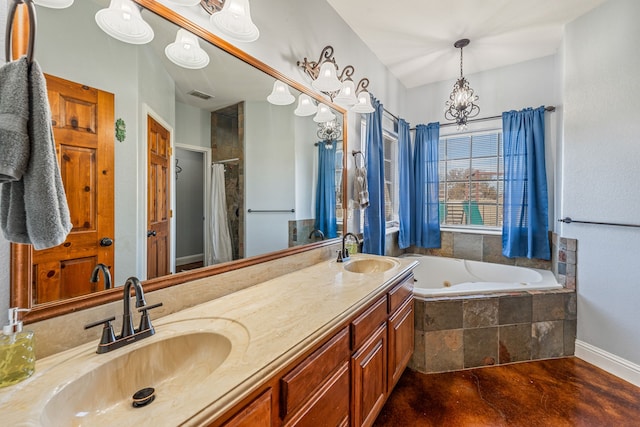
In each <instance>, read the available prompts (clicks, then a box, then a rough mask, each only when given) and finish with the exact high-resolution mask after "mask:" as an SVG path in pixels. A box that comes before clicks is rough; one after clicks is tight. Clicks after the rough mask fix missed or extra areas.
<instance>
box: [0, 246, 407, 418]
mask: <svg viewBox="0 0 640 427" xmlns="http://www.w3.org/2000/svg"><path fill="white" fill-rule="evenodd" d="M366 257H375V256H372V255H361V254H358V255H354V256H352V259H353V260H358V259H363V258H366ZM393 260H394V263H396V266H395V267H394V268H391V269H389V270H387V271H385V272H382V273H368V274H362V273H352V272H349V271H346V270H345V269H344V264H341V263H337V262H335V261H324V262H321V263H318V264H316V265H313V266H311V267H307V268H304V269H301V270H298V271H295V272H292V273H289V274H286V275H283V276H280V277H277V278H275V279H272V280H269V281H266V282H263V283H260V284H258V285H255V286H252V287H250V288H247V289H244V290H241V291H238V292H235V293H233V294H230V295H227V296H224V297H221V298H219V299H215V300H212V301H209V302H206V303H203V304H200V305H198V306H195V307H192V308H189V309H186V310H183V311H180V312H178V313H174V314H172V315H168V316H166V317H163V318H161V319H158V320H156V321H154V326H155V328H156V335H154V336H152V337H150V338H146V339H144V340H141V341H139V342H136V343H133V344H130V345H128V346H125V347H123V348H120V349H117V350H114V351H112V352H109V353H106V354H96V353H95V349H96V345H97V340H96V341H95V342H91V343H88V344H84V345H81V346H78V347H76V348H73V349H70V350H67V351H64V352H61V353H58V354H55V355H52V356H49V357H46V358H44V359H42V360H39V361H37V362H36V372H35V373H34V375H33V376H32V377H31V378H29V379H27V380H25V381H23V382H21V383H19V384H16V385H13V386H10V387H7V388H5V389H0V414H2V423H3V424H4V423H6V425H15V426H17V425H29V426H40V425H53V424H51V423H52V421H51V419H48V418H47V414H46V411H45V410H43V408H45V406H46V405H47V403H48V402H49V401H51V400H52V397H53V396H54V395H56V394H57V393H58V392H59V391H60V390H61V389H62V388H64V387H66V386H67V385H68V384H71V383H72V382H74V380H77V379H78V378H81V377H83V376H85V377H86V376H90V375H91V371H92V370H94V369H96V367H97V366H100V365H102V364H104V363H105V362H106V361H109V360H111V359H115V358H118V357H121V358H122V356H123V355H126V354H127V353H128V352H131V351H132V350H135V349H136V348H140V347H144V346H146V345H148V344H149V343H152V342H154V341H159V340H163V339H166V337H167V335H171V334H173V335H179V334H180V333H182V332H185V331H188V332H191V333H193V332H194V331H195V332H198V331H201V330H206V328H207V325H208V324H213V323H215V324H216V325H218V327H219V326H220V325H223V327H224V332H225V333H229V334H230V335H231V336H232V341H233V342H234V343H235V344H234V346H233V348H232V350H231V353H230V354H229V356H228V357H227V358H226V360H225V361H224V362H223V363H222V364H221V365H220V366H219V367H218V368H217V369H216V370H215V371H213V373H212V374H210V375H206V374H203V375H202V376H201V377H199V378H201V380H199V381H191V382H189V384H188V385H187V386H186V387H185V386H181V387H178V388H176V387H174V388H173V389H171V390H162V387H158V391H157V394H158V397H157V399H156V401H155V402H154V403H152V404H151V405H149V406H148V407H144V408H137V409H135V408H132V407H131V405H130V404H129V405H126V407H124V405H123V408H121V409H119V410H118V411H114V412H113V414H112V415H113V416H116V417H120V416H122V420H118V421H117V422H116V424H118V425H137V426H139V425H152V424H154V420H155V424H157V420H160V419H161V420H162V424H163V425H200V424H202V423H203V421H205V420H207V419H210V418H211V417H212V416H218V415H222V414H223V413H224V412H225V411H227V410H229V409H231V408H232V407H233V406H234V405H235V404H237V403H238V402H240V401H241V400H242V399H243V398H244V397H246V396H247V395H248V394H249V393H250V392H251V391H252V390H254V389H255V388H256V387H259V386H260V385H261V384H263V383H264V382H266V381H267V380H268V379H269V378H270V377H271V375H272V374H273V373H274V371H275V370H277V369H278V368H281V367H283V366H285V365H286V364H288V363H290V362H292V361H294V360H295V359H296V358H297V357H299V356H301V355H302V354H304V353H305V352H306V351H308V350H309V349H311V348H312V347H313V346H314V345H316V344H318V343H319V342H320V341H321V340H322V339H323V338H324V337H325V336H326V335H327V334H328V333H329V332H331V331H332V330H333V329H335V328H336V327H337V326H339V325H340V324H341V323H343V322H344V321H346V320H347V319H348V318H349V317H351V316H353V315H354V314H355V313H357V312H358V311H359V310H361V309H362V308H364V307H365V306H366V305H367V304H368V303H370V302H371V301H372V300H373V298H375V297H376V296H378V295H381V294H382V293H383V291H384V290H385V289H386V288H387V287H388V286H389V285H390V284H391V283H392V282H393V281H394V280H396V279H398V278H399V277H401V276H403V275H404V274H406V273H407V272H409V271H410V270H411V269H413V268H414V267H415V266H416V265H417V262H416V261H415V260H412V259H411V258H394V259H393ZM114 314H116V315H118V314H117V313H114ZM225 325H226V326H225ZM78 327H79V328H81V327H82V325H78ZM36 340H37V337H36ZM36 342H37V341H36ZM148 363H154V361H153V360H149V361H148ZM125 367H126V365H125ZM76 382H77V381H76ZM161 391H163V392H164V395H163V393H162V392H161ZM78 392H79V393H80V394H85V395H91V396H92V395H96V396H101V395H103V394H105V393H104V390H101V389H100V386H99V385H97V386H96V387H95V389H94V390H80V389H79V390H78ZM77 394H78V393H76V395H77ZM167 394H168V395H169V396H167ZM74 411H77V410H76V409H74ZM74 414H75V412H74ZM84 416H91V414H84V413H80V412H78V413H77V415H76V416H75V417H74V418H73V420H74V422H75V421H77V422H76V423H75V424H74V425H84V424H87V425H89V424H90V425H92V426H95V425H100V424H99V421H96V420H94V419H91V422H90V423H88V422H86V421H89V419H90V418H87V419H83V417H84ZM103 418H108V420H104V421H106V423H105V425H114V422H115V421H116V420H115V419H114V418H113V417H112V416H111V415H110V417H103ZM98 420H99V418H98Z"/></svg>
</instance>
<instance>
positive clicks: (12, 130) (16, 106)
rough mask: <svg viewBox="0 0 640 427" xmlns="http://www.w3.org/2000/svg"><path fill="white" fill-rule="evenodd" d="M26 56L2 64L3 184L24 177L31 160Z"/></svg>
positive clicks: (0, 166) (0, 158) (0, 170)
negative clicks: (28, 132) (28, 131)
mask: <svg viewBox="0 0 640 427" xmlns="http://www.w3.org/2000/svg"><path fill="white" fill-rule="evenodd" d="M28 70H29V63H28V61H27V58H26V57H22V58H20V59H19V60H17V61H14V62H9V63H7V64H5V65H3V66H2V67H0V183H2V182H8V181H17V180H19V179H20V178H22V174H24V172H25V170H26V169H27V164H28V163H29V135H28V134H27V120H28V118H29V91H28V83H27V76H28Z"/></svg>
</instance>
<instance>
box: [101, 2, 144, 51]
mask: <svg viewBox="0 0 640 427" xmlns="http://www.w3.org/2000/svg"><path fill="white" fill-rule="evenodd" d="M96 23H97V24H98V27H100V29H101V30H102V31H104V32H105V33H107V34H108V35H110V36H111V37H113V38H114V39H117V40H120V41H122V42H125V43H131V44H145V43H149V42H150V41H151V40H153V29H152V28H151V26H150V25H149V24H147V23H146V22H145V21H144V19H142V15H141V14H140V9H139V8H138V5H137V4H135V3H134V2H133V1H132V0H111V3H110V4H109V8H108V9H101V10H99V11H98V12H97V13H96Z"/></svg>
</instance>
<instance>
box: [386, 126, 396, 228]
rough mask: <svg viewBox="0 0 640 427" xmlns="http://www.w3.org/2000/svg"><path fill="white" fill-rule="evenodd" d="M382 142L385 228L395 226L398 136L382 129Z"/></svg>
mask: <svg viewBox="0 0 640 427" xmlns="http://www.w3.org/2000/svg"><path fill="white" fill-rule="evenodd" d="M382 141H383V144H384V148H383V150H384V216H385V221H386V222H387V228H389V227H397V226H398V225H399V221H398V206H399V200H398V199H399V195H398V193H399V191H400V186H399V179H398V137H397V135H396V134H391V133H390V132H388V131H383V135H382Z"/></svg>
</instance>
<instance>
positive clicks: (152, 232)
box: [147, 230, 156, 237]
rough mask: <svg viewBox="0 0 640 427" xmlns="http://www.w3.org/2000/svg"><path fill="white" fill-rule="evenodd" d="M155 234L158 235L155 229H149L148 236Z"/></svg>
mask: <svg viewBox="0 0 640 427" xmlns="http://www.w3.org/2000/svg"><path fill="white" fill-rule="evenodd" d="M155 235H156V232H155V230H149V231H147V237H151V236H155Z"/></svg>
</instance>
